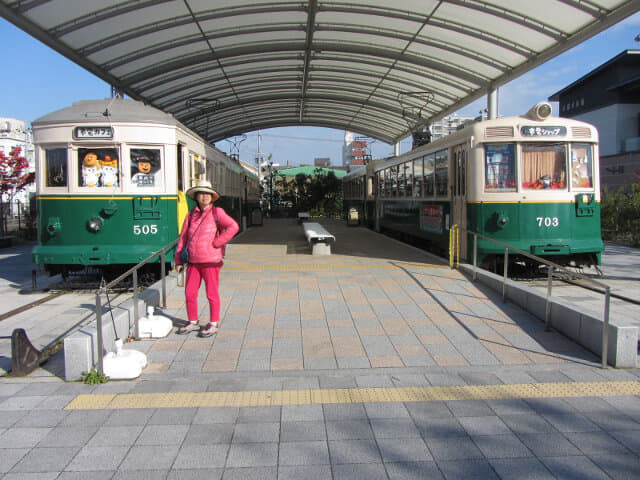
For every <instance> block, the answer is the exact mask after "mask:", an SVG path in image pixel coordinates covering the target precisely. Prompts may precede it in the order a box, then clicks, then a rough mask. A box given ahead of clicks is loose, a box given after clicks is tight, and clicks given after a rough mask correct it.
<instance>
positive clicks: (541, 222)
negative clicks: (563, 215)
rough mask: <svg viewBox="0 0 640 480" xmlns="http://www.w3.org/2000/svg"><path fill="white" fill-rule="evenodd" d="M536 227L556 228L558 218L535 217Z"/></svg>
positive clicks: (558, 222)
mask: <svg viewBox="0 0 640 480" xmlns="http://www.w3.org/2000/svg"><path fill="white" fill-rule="evenodd" d="M536 221H537V222H538V227H557V226H558V225H560V221H559V220H558V217H536Z"/></svg>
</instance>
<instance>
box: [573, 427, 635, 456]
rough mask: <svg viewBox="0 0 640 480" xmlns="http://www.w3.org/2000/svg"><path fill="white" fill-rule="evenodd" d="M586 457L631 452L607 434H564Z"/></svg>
mask: <svg viewBox="0 0 640 480" xmlns="http://www.w3.org/2000/svg"><path fill="white" fill-rule="evenodd" d="M564 436H565V437H566V438H567V440H569V441H570V442H571V443H573V444H574V445H575V446H576V447H578V448H579V449H580V450H581V451H582V452H584V453H585V454H586V455H626V454H629V453H631V451H630V450H629V449H628V448H627V447H625V446H624V445H623V444H621V443H620V442H618V441H617V440H616V439H615V438H614V437H612V436H611V435H609V434H608V433H607V432H585V433H575V432H570V433H564Z"/></svg>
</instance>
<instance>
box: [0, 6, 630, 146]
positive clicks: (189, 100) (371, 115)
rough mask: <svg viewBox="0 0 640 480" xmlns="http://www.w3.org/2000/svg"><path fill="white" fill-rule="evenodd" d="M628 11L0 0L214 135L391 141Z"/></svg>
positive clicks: (33, 28) (115, 80)
mask: <svg viewBox="0 0 640 480" xmlns="http://www.w3.org/2000/svg"><path fill="white" fill-rule="evenodd" d="M638 10H640V0H628V1H622V0H534V1H525V0H517V1H514V0H441V1H438V0H355V1H354V0H352V1H348V2H345V1H340V0H333V1H324V0H308V1H300V0H298V1H290V0H282V1H278V0H253V1H248V0H244V1H242V0H224V1H211V0H166V1H164V0H129V1H116V0H83V1H81V2H78V1H73V0H0V14H1V15H2V16H3V17H4V18H6V19H8V20H9V21H11V22H12V23H14V24H15V25H17V26H18V27H20V28H22V29H23V30H25V31H26V32H28V33H29V34H31V35H33V36H34V37H36V38H38V39H40V40H41V41H42V42H44V43H46V44H47V45H49V46H50V47H52V48H53V49H54V50H56V51H58V52H60V53H61V54H63V55H65V56H66V57H68V58H70V59H71V60H73V61H74V62H76V63H78V64H80V65H81V66H83V67H85V68H86V69H88V70H89V71H91V72H93V73H94V74H95V75H97V76H98V77H100V78H102V79H103V80H105V81H106V82H108V83H109V84H111V85H113V86H114V87H115V88H117V89H118V90H119V91H121V92H122V93H124V94H126V95H128V96H130V97H131V98H134V99H137V100H142V101H144V102H146V103H149V104H151V105H153V106H155V107H157V108H160V109H162V110H164V111H167V112H170V113H172V114H174V115H175V116H176V117H177V119H178V120H180V121H181V122H182V123H184V124H185V125H187V126H188V127H190V128H192V129H193V130H195V131H196V132H198V133H199V134H200V135H202V136H203V137H205V138H207V139H208V140H210V141H212V142H215V141H219V140H221V139H224V138H228V137H231V136H234V135H238V134H241V133H245V132H249V131H253V130H257V129H261V128H269V127H276V126H292V125H315V126H323V127H331V128H338V129H344V130H350V131H354V132H358V133H360V134H364V135H368V136H370V137H373V138H376V139H379V140H382V141H384V142H388V143H393V142H395V141H398V140H399V139H401V138H404V137H405V136H407V134H409V133H410V131H411V130H412V129H413V128H415V127H417V126H420V125H423V124H426V123H428V122H429V121H433V120H437V119H439V118H441V117H443V116H445V115H447V114H449V113H452V112H454V111H456V110H458V109H460V108H461V107H463V106H465V105H466V104H468V103H470V102H471V101H473V100H475V99H477V98H479V97H481V96H483V95H485V94H486V93H487V92H488V91H491V90H493V89H495V88H497V87H499V86H500V85H502V84H504V83H506V82H508V81H509V80H512V79H513V78H515V77H517V76H519V75H521V74H523V73H524V72H526V71H528V70H530V69H532V68H534V67H535V66H537V65H539V64H541V63H543V62H545V61H547V60H549V59H550V58H552V57H553V56H555V55H557V54H559V53H561V52H563V51H564V50H566V49H568V48H570V47H572V46H574V45H576V44H578V43H580V42H582V41H584V40H585V39H587V38H589V37H590V36H592V35H594V34H596V33H598V32H600V31H602V30H603V29H605V28H607V27H609V26H611V25H613V24H614V23H616V22H618V21H620V20H622V19H623V18H625V17H627V16H629V15H631V14H633V13H634V12H636V11H638ZM5 47H6V46H5ZM58 81H64V80H63V79H58ZM53 88H54V89H55V85H53ZM54 94H55V92H54Z"/></svg>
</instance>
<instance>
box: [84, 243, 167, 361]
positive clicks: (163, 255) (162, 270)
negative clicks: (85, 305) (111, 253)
mask: <svg viewBox="0 0 640 480" xmlns="http://www.w3.org/2000/svg"><path fill="white" fill-rule="evenodd" d="M178 240H179V239H178V238H176V239H175V240H174V241H173V242H171V243H169V244H168V245H165V246H164V247H162V248H161V249H160V250H157V251H155V252H153V253H152V254H151V255H149V256H148V257H147V258H145V259H144V260H142V261H141V262H140V263H138V264H136V265H134V266H133V267H131V268H130V269H129V270H127V271H126V272H124V273H123V274H122V275H120V276H119V277H118V278H116V279H115V280H112V281H111V282H109V283H107V284H106V285H102V286H100V288H99V289H98V291H97V292H96V328H97V330H98V331H97V343H98V370H99V371H100V372H103V371H104V369H103V367H104V365H103V360H104V342H103V339H102V295H108V290H109V289H110V288H112V287H114V286H115V285H117V284H118V283H120V282H121V281H122V280H124V279H125V278H127V277H128V276H129V275H131V276H132V287H133V319H134V334H133V335H134V337H135V338H136V339H138V338H139V336H140V331H139V326H138V320H139V312H138V270H139V269H140V268H141V267H143V266H144V265H146V264H147V263H149V262H150V261H151V260H153V259H154V258H155V257H157V256H158V255H160V277H161V282H162V308H166V307H167V281H166V277H167V275H166V270H165V263H166V260H165V259H166V253H167V250H169V249H170V248H171V247H173V246H174V245H175V244H177V243H178ZM107 298H108V297H107Z"/></svg>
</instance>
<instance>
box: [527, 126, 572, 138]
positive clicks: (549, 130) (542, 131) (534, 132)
mask: <svg viewBox="0 0 640 480" xmlns="http://www.w3.org/2000/svg"><path fill="white" fill-rule="evenodd" d="M520 134H521V135H522V136H523V137H562V136H564V135H566V134H567V127H553V126H550V125H549V126H544V127H541V126H540V125H525V126H524V127H520Z"/></svg>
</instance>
